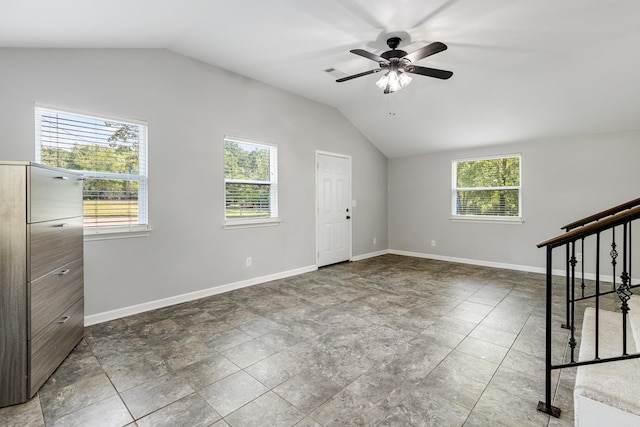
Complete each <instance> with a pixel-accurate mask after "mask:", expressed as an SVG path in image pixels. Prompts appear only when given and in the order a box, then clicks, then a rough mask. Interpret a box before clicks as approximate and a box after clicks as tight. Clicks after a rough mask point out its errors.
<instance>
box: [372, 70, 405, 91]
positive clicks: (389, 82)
mask: <svg viewBox="0 0 640 427" xmlns="http://www.w3.org/2000/svg"><path fill="white" fill-rule="evenodd" d="M411 80H413V79H412V78H411V76H409V75H408V74H407V73H405V72H403V71H401V70H391V71H389V72H388V73H386V74H385V75H384V76H382V77H381V78H380V80H378V81H377V82H376V85H377V86H378V87H379V88H380V89H384V91H385V93H390V92H396V91H399V90H400V89H402V88H403V87H405V86H407V85H408V84H409V83H411Z"/></svg>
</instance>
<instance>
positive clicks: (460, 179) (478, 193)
mask: <svg viewBox="0 0 640 427" xmlns="http://www.w3.org/2000/svg"><path fill="white" fill-rule="evenodd" d="M520 165H521V158H520V156H519V155H509V156H503V157H490V158H482V159H470V160H454V161H453V162H452V175H453V177H452V191H451V199H452V200H451V215H452V217H453V218H454V219H485V220H486V219H496V220H515V221H521V220H522V203H521V202H522V199H521V186H520V182H521V175H520Z"/></svg>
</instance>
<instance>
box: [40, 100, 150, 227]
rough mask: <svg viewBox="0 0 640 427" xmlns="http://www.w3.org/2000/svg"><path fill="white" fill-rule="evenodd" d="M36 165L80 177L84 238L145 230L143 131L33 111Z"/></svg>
mask: <svg viewBox="0 0 640 427" xmlns="http://www.w3.org/2000/svg"><path fill="white" fill-rule="evenodd" d="M36 161H37V162H39V163H42V164H45V165H50V166H57V167H61V168H65V169H69V170H74V171H79V172H81V173H82V174H83V176H84V178H85V183H84V191H83V214H84V226H85V233H87V232H88V233H89V234H90V233H101V232H114V231H137V230H141V229H146V225H147V126H146V124H144V123H140V122H133V121H122V120H112V119H109V118H104V117H96V116H89V115H83V114H77V113H70V112H65V111H60V110H52V109H46V108H40V107H38V108H36Z"/></svg>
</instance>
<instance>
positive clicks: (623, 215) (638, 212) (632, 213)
mask: <svg viewBox="0 0 640 427" xmlns="http://www.w3.org/2000/svg"><path fill="white" fill-rule="evenodd" d="M629 203H631V202H629ZM621 206H622V205H621ZM637 218H640V206H636V207H635V208H632V209H627V210H624V211H622V212H618V213H617V214H615V215H610V216H608V217H606V218H604V219H601V220H599V221H596V222H591V223H589V224H587V225H585V226H584V227H580V228H575V229H573V230H571V231H569V232H567V233H564V234H561V235H559V236H557V237H554V238H553V239H549V240H546V241H544V242H541V243H538V245H537V246H538V247H539V248H541V247H543V246H551V247H553V248H555V247H557V246H562V245H564V244H566V243H570V242H573V241H576V240H578V239H581V238H583V237H587V236H590V235H592V234H595V233H597V232H599V231H603V230H606V229H608V228H612V227H615V226H616V225H620V224H624V223H625V222H629V221H632V220H634V219H637Z"/></svg>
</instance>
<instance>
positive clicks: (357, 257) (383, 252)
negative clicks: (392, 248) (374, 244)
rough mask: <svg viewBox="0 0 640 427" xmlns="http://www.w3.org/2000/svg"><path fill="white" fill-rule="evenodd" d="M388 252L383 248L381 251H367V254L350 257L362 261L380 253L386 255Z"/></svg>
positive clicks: (352, 259)
mask: <svg viewBox="0 0 640 427" xmlns="http://www.w3.org/2000/svg"><path fill="white" fill-rule="evenodd" d="M388 253H389V250H388V249H385V250H383V251H377V252H369V253H368V254H362V255H356V256H354V257H351V261H362V260H363V259H367V258H374V257H377V256H380V255H386V254H388Z"/></svg>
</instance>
